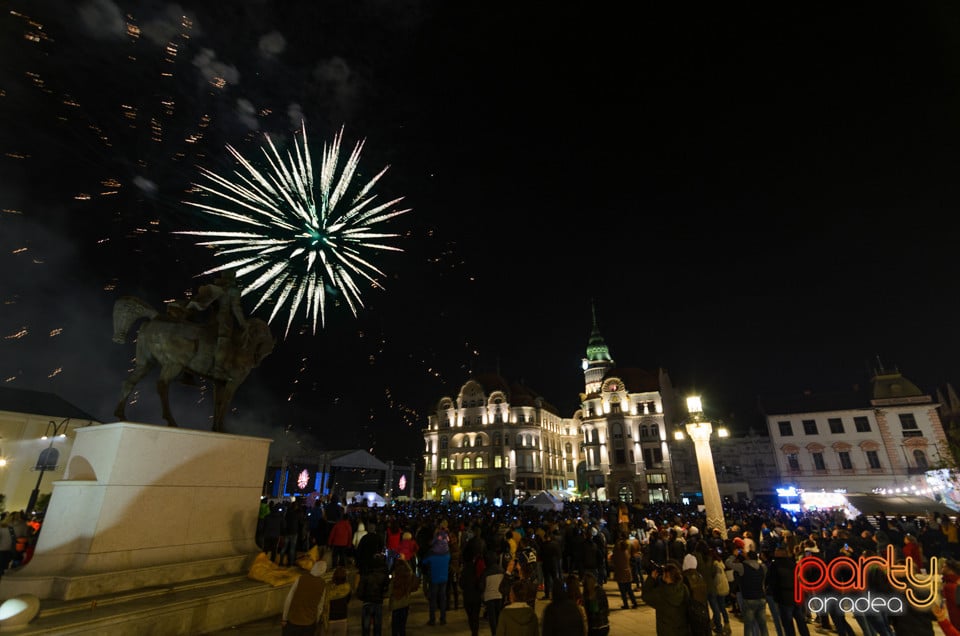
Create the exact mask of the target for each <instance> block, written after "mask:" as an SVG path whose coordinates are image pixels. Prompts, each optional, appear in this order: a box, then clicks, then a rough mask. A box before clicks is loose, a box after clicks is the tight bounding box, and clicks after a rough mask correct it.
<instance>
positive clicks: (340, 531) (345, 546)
mask: <svg viewBox="0 0 960 636" xmlns="http://www.w3.org/2000/svg"><path fill="white" fill-rule="evenodd" d="M352 540H353V525H351V523H350V519H349V518H348V517H347V516H346V515H344V516H343V517H340V519H338V520H337V522H336V523H334V524H333V527H332V528H330V536H329V537H327V545H329V546H330V548H331V549H332V550H333V565H334V567H346V565H347V557H348V556H349V554H350V548H351V547H352V546H351V541H352Z"/></svg>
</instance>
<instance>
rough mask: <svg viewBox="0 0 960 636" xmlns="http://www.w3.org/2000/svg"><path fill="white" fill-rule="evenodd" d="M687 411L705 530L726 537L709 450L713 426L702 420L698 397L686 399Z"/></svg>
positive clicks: (721, 432)
mask: <svg viewBox="0 0 960 636" xmlns="http://www.w3.org/2000/svg"><path fill="white" fill-rule="evenodd" d="M687 411H688V412H689V413H690V418H689V419H688V420H687V423H686V429H687V435H689V436H690V439H692V440H693V447H694V450H695V451H696V453H697V467H698V468H699V470H700V491H701V492H702V493H703V505H704V507H705V508H706V510H707V528H708V529H709V530H713V529H714V528H717V529H719V530H720V536H722V537H726V536H727V528H726V522H725V520H724V517H723V501H722V500H721V499H720V487H719V485H718V484H717V473H716V471H715V470H714V468H713V451H711V450H710V434H711V433H712V432H713V425H712V424H711V423H710V422H709V421H707V420H706V419H704V416H703V406H702V404H701V402H700V396H691V397H688V398H687ZM717 434H718V435H719V436H720V437H726V436H727V431H726V429H724V428H719V429H717Z"/></svg>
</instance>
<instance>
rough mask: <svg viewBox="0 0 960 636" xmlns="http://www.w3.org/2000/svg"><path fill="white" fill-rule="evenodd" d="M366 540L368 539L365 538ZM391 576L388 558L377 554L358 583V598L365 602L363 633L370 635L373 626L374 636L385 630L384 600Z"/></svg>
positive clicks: (362, 623)
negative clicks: (388, 571)
mask: <svg viewBox="0 0 960 636" xmlns="http://www.w3.org/2000/svg"><path fill="white" fill-rule="evenodd" d="M364 538H366V537H364ZM389 585H390V576H389V574H388V573H387V561H386V557H384V556H383V555H382V554H375V555H374V556H373V558H372V559H371V560H370V566H369V568H368V569H367V571H366V572H365V573H364V574H362V575H361V576H360V581H359V582H358V583H357V598H359V599H360V600H361V601H363V607H362V608H361V610H360V611H361V614H360V615H361V617H362V619H361V625H362V626H363V628H362V633H363V634H369V633H370V626H371V624H372V625H373V636H380V634H381V632H382V630H383V599H384V597H386V595H387V588H388V587H389Z"/></svg>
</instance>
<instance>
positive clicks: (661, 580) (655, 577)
mask: <svg viewBox="0 0 960 636" xmlns="http://www.w3.org/2000/svg"><path fill="white" fill-rule="evenodd" d="M661 572H662V573H661ZM641 596H642V598H643V600H644V602H646V604H647V605H649V606H650V607H652V608H653V609H654V610H655V611H656V623H657V636H675V635H676V634H689V633H690V625H689V623H688V621H687V605H689V603H690V590H688V589H687V586H686V585H685V584H684V582H683V574H682V573H681V572H680V568H679V567H678V566H677V565H675V564H673V563H668V564H666V565H665V566H663V569H662V571H661V570H659V569H656V568H654V569H653V570H652V571H651V572H650V576H648V577H647V578H646V579H644V581H643V586H642V592H641ZM744 633H747V632H744Z"/></svg>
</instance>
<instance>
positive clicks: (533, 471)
mask: <svg viewBox="0 0 960 636" xmlns="http://www.w3.org/2000/svg"><path fill="white" fill-rule="evenodd" d="M423 438H424V490H423V492H424V498H425V499H435V500H446V501H450V500H452V501H493V500H495V499H500V500H503V501H505V502H510V501H512V500H513V499H515V498H518V497H524V496H526V495H527V494H528V493H531V492H533V493H536V492H539V491H540V490H548V491H552V492H553V493H555V494H557V495H558V496H562V494H563V493H564V491H566V492H568V493H569V492H570V491H571V490H572V489H573V487H574V485H575V481H574V480H575V477H576V466H577V464H578V462H579V459H580V446H579V440H580V438H579V430H578V429H577V426H576V422H575V421H574V420H573V419H570V418H563V417H561V416H560V414H559V413H558V411H557V409H556V407H554V406H553V405H551V404H550V403H548V402H547V401H546V400H544V398H543V397H541V396H539V395H537V394H536V393H535V392H534V391H533V390H532V389H530V388H529V387H527V386H525V385H523V384H512V385H511V384H509V383H508V382H507V381H506V380H504V379H503V378H502V377H501V376H500V375H498V374H494V373H490V374H481V375H477V376H475V377H473V378H471V379H470V380H468V381H467V382H465V383H464V384H463V386H462V387H461V388H460V392H459V393H458V395H457V396H456V397H455V398H454V397H443V398H441V399H440V400H439V401H438V402H437V404H436V407H435V409H434V410H433V411H432V412H431V413H430V414H429V416H428V424H427V428H426V430H425V431H424V435H423Z"/></svg>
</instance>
